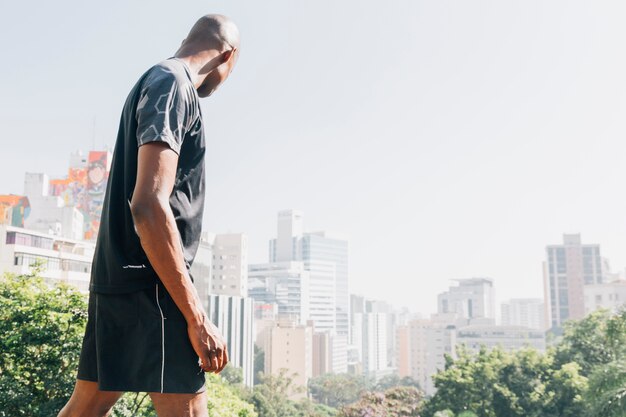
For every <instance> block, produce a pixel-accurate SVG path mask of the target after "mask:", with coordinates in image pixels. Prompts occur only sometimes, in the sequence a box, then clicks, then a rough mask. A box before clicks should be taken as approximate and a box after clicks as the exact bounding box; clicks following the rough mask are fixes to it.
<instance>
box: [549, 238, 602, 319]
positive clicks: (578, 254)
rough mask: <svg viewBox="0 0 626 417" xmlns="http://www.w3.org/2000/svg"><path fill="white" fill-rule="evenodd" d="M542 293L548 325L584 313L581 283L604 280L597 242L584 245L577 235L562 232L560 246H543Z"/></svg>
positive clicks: (574, 317) (577, 316) (580, 315)
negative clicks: (544, 253) (544, 252)
mask: <svg viewBox="0 0 626 417" xmlns="http://www.w3.org/2000/svg"><path fill="white" fill-rule="evenodd" d="M546 257H547V259H546V261H545V262H544V293H545V302H546V316H547V322H548V327H552V328H560V327H561V326H562V325H563V323H564V322H566V321H567V320H577V319H581V318H583V317H584V315H585V302H584V286H585V285H592V284H599V283H602V282H603V281H604V271H603V269H604V268H603V260H602V258H601V256H600V245H596V244H593V245H583V244H582V243H581V238H580V234H565V235H563V244H562V245H549V246H547V247H546Z"/></svg>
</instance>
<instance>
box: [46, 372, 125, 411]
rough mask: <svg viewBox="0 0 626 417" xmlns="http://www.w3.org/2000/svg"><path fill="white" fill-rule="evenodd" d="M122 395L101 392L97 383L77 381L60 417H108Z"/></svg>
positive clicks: (114, 392)
mask: <svg viewBox="0 0 626 417" xmlns="http://www.w3.org/2000/svg"><path fill="white" fill-rule="evenodd" d="M122 394H124V393H123V392H120V391H100V390H99V389H98V383H97V382H93V381H85V380H82V379H77V380H76V384H75V385H74V392H72V396H71V397H70V400H69V401H68V402H67V404H66V405H65V407H63V409H62V410H61V412H60V413H59V416H58V417H83V416H84V417H93V416H98V417H100V416H102V417H103V416H106V415H108V413H109V411H110V410H111V408H113V406H114V405H115V403H116V402H117V400H118V399H119V398H120V397H121V396H122Z"/></svg>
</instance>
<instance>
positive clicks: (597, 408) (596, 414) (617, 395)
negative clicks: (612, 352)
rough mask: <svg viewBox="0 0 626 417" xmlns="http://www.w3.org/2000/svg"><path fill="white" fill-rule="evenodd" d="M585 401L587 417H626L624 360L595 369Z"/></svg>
mask: <svg viewBox="0 0 626 417" xmlns="http://www.w3.org/2000/svg"><path fill="white" fill-rule="evenodd" d="M585 399H586V404H587V407H588V414H589V417H623V416H626V358H622V359H620V360H617V361H613V362H611V363H609V364H608V365H604V366H601V367H599V368H597V369H596V370H595V371H594V372H593V373H592V374H591V377H590V378H589V389H588V391H587V393H586V395H585Z"/></svg>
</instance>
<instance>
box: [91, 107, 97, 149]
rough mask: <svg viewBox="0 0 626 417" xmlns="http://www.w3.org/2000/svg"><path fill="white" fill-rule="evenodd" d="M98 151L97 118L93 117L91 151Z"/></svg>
mask: <svg viewBox="0 0 626 417" xmlns="http://www.w3.org/2000/svg"><path fill="white" fill-rule="evenodd" d="M95 149H96V116H95V115H94V116H93V134H92V137H91V150H92V151H93V150H95Z"/></svg>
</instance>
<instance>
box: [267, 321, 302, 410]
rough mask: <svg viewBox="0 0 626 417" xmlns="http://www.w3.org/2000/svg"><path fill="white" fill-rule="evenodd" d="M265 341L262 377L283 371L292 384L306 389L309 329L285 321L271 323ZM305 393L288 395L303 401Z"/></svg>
mask: <svg viewBox="0 0 626 417" xmlns="http://www.w3.org/2000/svg"><path fill="white" fill-rule="evenodd" d="M267 333H268V334H267V337H266V338H265V346H264V351H265V373H266V374H271V375H278V374H279V373H280V372H281V370H283V369H286V370H287V374H288V376H291V375H294V384H295V385H297V386H301V387H305V388H306V387H307V386H308V382H309V379H310V378H311V377H312V376H313V327H311V326H302V325H298V324H297V323H295V322H293V321H289V320H282V321H279V322H276V323H274V326H272V327H271V328H269V329H268V330H267ZM305 396H306V393H305V392H301V393H296V392H292V393H290V395H289V397H290V398H292V399H298V398H304V397H305Z"/></svg>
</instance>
